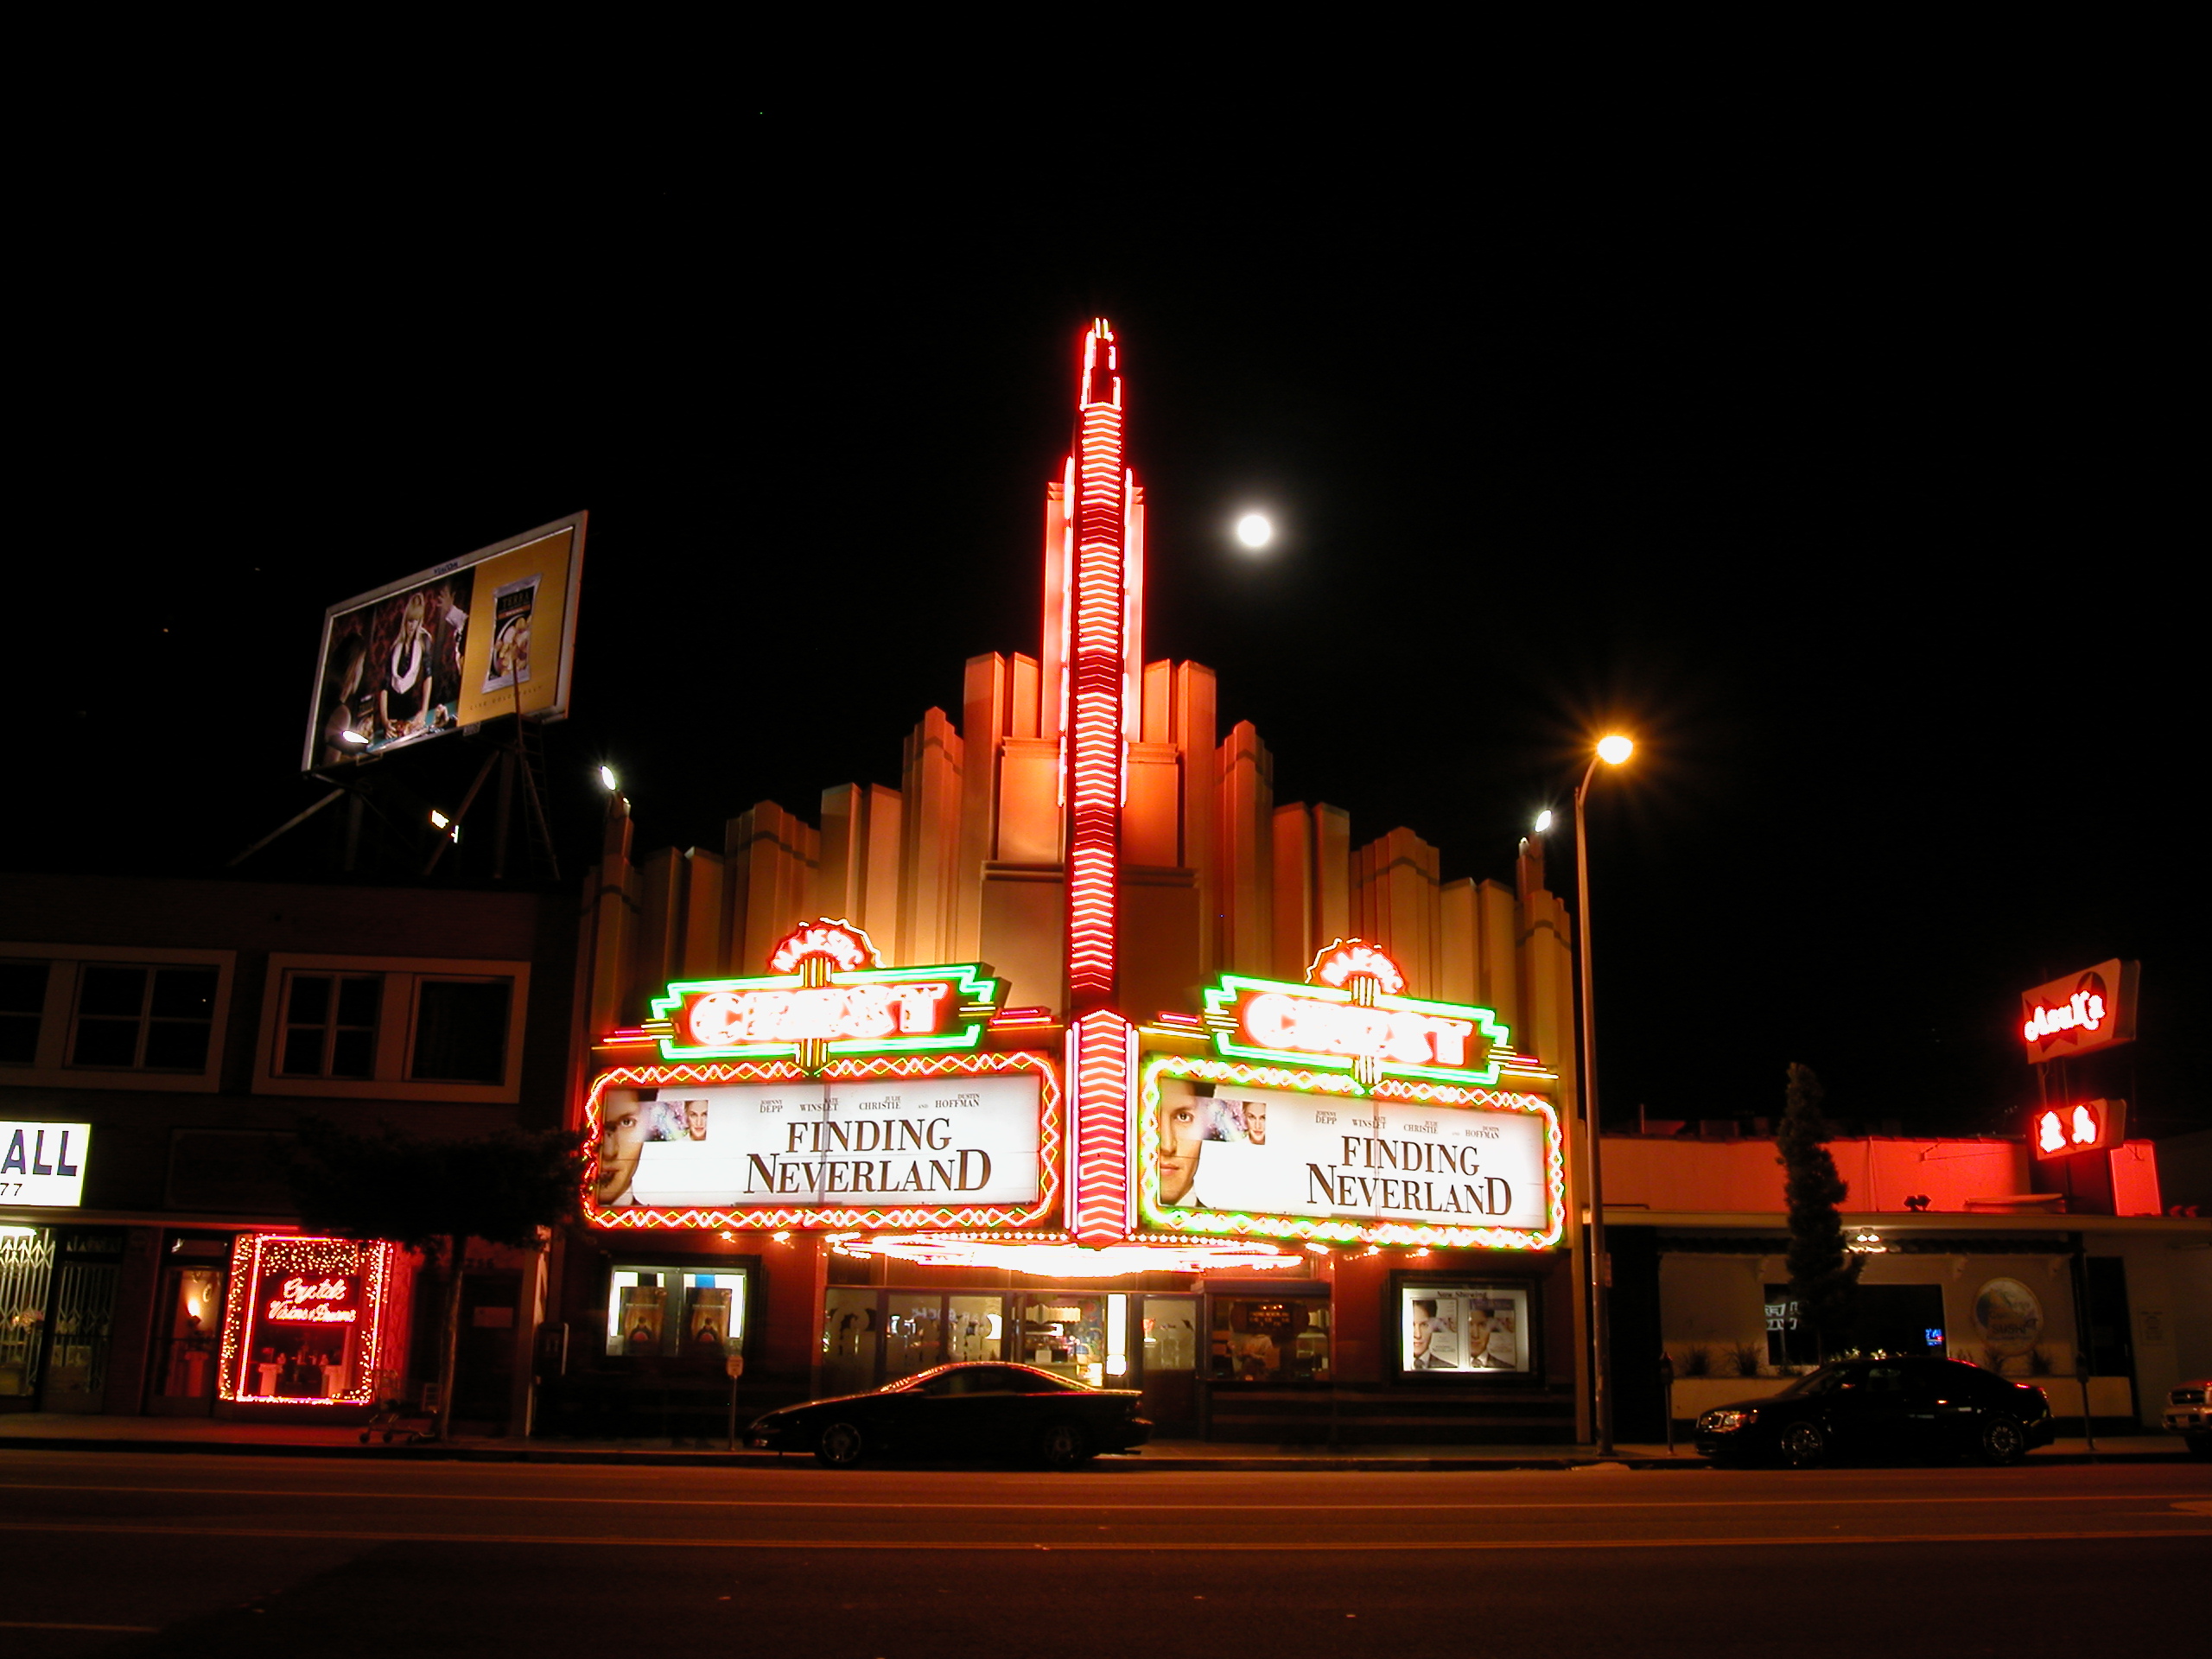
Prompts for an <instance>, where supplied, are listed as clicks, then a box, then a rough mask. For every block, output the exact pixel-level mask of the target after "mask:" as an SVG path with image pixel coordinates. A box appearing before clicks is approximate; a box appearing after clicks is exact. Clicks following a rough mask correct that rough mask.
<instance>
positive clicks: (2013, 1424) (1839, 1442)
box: [1697, 1359, 2056, 1468]
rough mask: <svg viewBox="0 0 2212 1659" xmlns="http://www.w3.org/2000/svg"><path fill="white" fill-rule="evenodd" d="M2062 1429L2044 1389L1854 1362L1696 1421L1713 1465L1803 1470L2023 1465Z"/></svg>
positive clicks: (1909, 1362) (1958, 1372) (1979, 1375)
mask: <svg viewBox="0 0 2212 1659" xmlns="http://www.w3.org/2000/svg"><path fill="white" fill-rule="evenodd" d="M2055 1432H2056V1431H2055V1430H2054V1428H2053V1427H2052V1424H2051V1416H2050V1401H2049V1400H2047V1399H2045V1398H2044V1393H2043V1390H2042V1389H2037V1388H2031V1387H2030V1386H2028V1385H2027V1384H2026V1383H2007V1382H2006V1381H2005V1379H2004V1378H2003V1377H2001V1376H1993V1375H1992V1374H1991V1373H1989V1372H1987V1371H1985V1370H1979V1369H1978V1368H1976V1367H1974V1366H1972V1365H1967V1364H1964V1363H1960V1362H1958V1361H1955V1360H1948V1359H1849V1360H1840V1361H1838V1362H1837V1363H1834V1364H1832V1365H1823V1366H1821V1369H1820V1370H1816V1371H1811V1372H1808V1373H1807V1374H1806V1375H1805V1376H1801V1377H1799V1378H1798V1379H1797V1380H1796V1382H1795V1383H1791V1384H1790V1385H1789V1387H1788V1388H1786V1389H1783V1391H1782V1392H1781V1393H1780V1394H1776V1395H1769V1396H1767V1397H1766V1398H1765V1399H1764V1400H1745V1401H1742V1402H1738V1403H1737V1404H1734V1405H1727V1406H1718V1407H1715V1408H1713V1410H1711V1411H1708V1412H1707V1413H1706V1414H1704V1415H1703V1416H1701V1417H1700V1418H1699V1419H1698V1420H1697V1449H1698V1450H1699V1451H1700V1452H1703V1453H1705V1455H1706V1456H1707V1457H1708V1458H1711V1459H1713V1460H1714V1461H1715V1462H1734V1461H1738V1460H1744V1461H1748V1460H1750V1459H1755V1458H1779V1459H1782V1460H1783V1462H1785V1463H1788V1464H1790V1465H1793V1466H1795V1467H1798V1468H1804V1467H1807V1466H1808V1465H1813V1464H1816V1463H1820V1462H1822V1461H1824V1460H1825V1459H1828V1458H1831V1457H1897V1458H1929V1457H1942V1456H1947V1455H1948V1456H1954V1457H1957V1456H1968V1455H1979V1456H1980V1457H1983V1458H1986V1459H1988V1460H1989V1461H1990V1462H1992V1463H2017V1462H2018V1461H2019V1460H2020V1459H2022V1458H2024V1457H2025V1456H2026V1455H2027V1453H2028V1450H2029V1448H2030V1447H2031V1446H2049V1445H2050V1442H2051V1439H2052V1436H2053V1434H2054V1433H2055Z"/></svg>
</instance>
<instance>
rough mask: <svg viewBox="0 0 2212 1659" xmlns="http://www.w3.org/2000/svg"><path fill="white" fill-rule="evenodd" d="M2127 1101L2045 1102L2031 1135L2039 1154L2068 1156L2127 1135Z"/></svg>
mask: <svg viewBox="0 0 2212 1659" xmlns="http://www.w3.org/2000/svg"><path fill="white" fill-rule="evenodd" d="M2126 1130H2127V1103H2126V1101H2124V1100H2084V1101H2079V1102H2076V1103H2075V1104H2073V1105H2071V1106H2045V1107H2043V1108H2041V1109H2038V1110H2037V1112H2036V1114H2035V1116H2034V1117H2033V1120H2032V1122H2031V1128H2030V1131H2029V1135H2028V1139H2029V1141H2030V1143H2031V1145H2032V1146H2033V1147H2034V1148H2035V1154H2036V1156H2037V1157H2038V1158H2045V1159H2048V1158H2068V1157H2071V1156H2072V1155H2073V1154H2075V1153H2077V1152H2102V1151H2104V1150H2105V1149H2106V1148H2107V1147H2116V1146H2119V1145H2120V1143H2121V1142H2122V1141H2125V1140H2126V1138H2127V1133H2126Z"/></svg>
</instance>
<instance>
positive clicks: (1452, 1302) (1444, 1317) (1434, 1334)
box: [1398, 1280, 1536, 1375]
mask: <svg viewBox="0 0 2212 1659" xmlns="http://www.w3.org/2000/svg"><path fill="white" fill-rule="evenodd" d="M1398 1332H1399V1336H1398V1369H1399V1370H1401V1371H1421V1372H1429V1371H1460V1372H1469V1373H1472V1372H1478V1371H1518V1372H1521V1373H1522V1374H1523V1375H1526V1374H1527V1373H1529V1372H1530V1371H1533V1370H1535V1354H1536V1348H1535V1340H1534V1337H1535V1333H1534V1332H1532V1331H1531V1330H1530V1329H1529V1292H1528V1290H1527V1288H1526V1287H1523V1286H1512V1285H1485V1284H1477V1283H1472V1282H1470V1281H1466V1280H1452V1281H1428V1282H1422V1281H1413V1280H1408V1281H1404V1282H1403V1283H1402V1284H1400V1286H1399V1287H1398Z"/></svg>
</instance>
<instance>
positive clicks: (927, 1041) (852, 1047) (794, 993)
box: [644, 917, 1002, 1071]
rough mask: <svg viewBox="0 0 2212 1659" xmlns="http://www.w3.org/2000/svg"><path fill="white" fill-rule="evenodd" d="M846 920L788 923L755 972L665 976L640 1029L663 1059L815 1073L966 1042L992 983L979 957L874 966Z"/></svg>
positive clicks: (996, 985)
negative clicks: (774, 1064) (835, 1063)
mask: <svg viewBox="0 0 2212 1659" xmlns="http://www.w3.org/2000/svg"><path fill="white" fill-rule="evenodd" d="M879 960H880V958H879V957H878V955H877V951H876V949H875V944H874V941H873V940H871V939H870V938H868V934H867V933H866V932H865V931H862V930H861V929H860V928H858V927H855V926H854V925H853V924H851V923H850V922H843V921H832V920H830V919H829V918H826V917H825V918H823V919H821V920H819V921H814V922H808V923H806V924H804V925H803V926H800V927H798V928H795V929H793V930H792V931H791V932H790V933H788V934H786V935H785V937H784V938H781V939H779V940H778V941H777V943H776V946H775V948H774V949H773V950H771V951H770V952H769V953H768V965H769V966H770V967H771V968H773V969H776V970H777V971H776V972H775V973H774V974H773V975H772V976H765V977H761V978H758V979H712V980H674V981H671V982H670V984H669V986H668V988H667V990H666V991H665V992H664V994H663V995H659V996H657V997H655V998H654V999H653V1001H652V1014H653V1017H652V1019H650V1020H646V1021H645V1027H644V1029H645V1032H646V1033H649V1034H651V1035H652V1036H654V1037H657V1038H658V1039H659V1041H660V1052H661V1058H663V1059H666V1060H713V1059H755V1058H779V1059H796V1060H797V1061H798V1064H799V1065H800V1067H801V1068H802V1069H803V1070H805V1071H819V1070H821V1068H822V1067H823V1065H826V1064H827V1063H828V1062H829V1059H830V1058H831V1057H832V1056H839V1055H849V1054H897V1053H918V1052H935V1051H944V1050H959V1049H972V1048H975V1047H976V1046H978V1045H979V1044H980V1043H981V1041H982V1033H983V1027H985V1026H986V1025H988V1023H989V1022H990V1018H991V1014H992V1013H993V1012H994V1010H995V1008H996V1007H997V1004H998V1001H999V996H1000V994H1001V988H1002V987H1001V982H1000V981H998V980H996V979H995V978H993V977H992V976H991V974H990V971H989V969H988V968H987V967H986V966H985V965H984V964H983V963H975V962H966V963H945V964H943V965H938V966H932V967H925V968H883V967H879V966H878V965H877V963H878V962H879Z"/></svg>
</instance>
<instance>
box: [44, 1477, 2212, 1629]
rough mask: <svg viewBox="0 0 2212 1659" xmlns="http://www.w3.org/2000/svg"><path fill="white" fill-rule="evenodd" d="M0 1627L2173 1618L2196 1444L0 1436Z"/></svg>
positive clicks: (2182, 1590) (2056, 1621)
mask: <svg viewBox="0 0 2212 1659" xmlns="http://www.w3.org/2000/svg"><path fill="white" fill-rule="evenodd" d="M0 1563H4V1567H0V1652H4V1653H6V1654H7V1655H9V1656H11V1659H13V1656H17V1655H21V1656H43V1655H49V1654H52V1655H65V1654H79V1653H142V1652H143V1653H180V1654H181V1653H194V1654H201V1653H226V1652H229V1653H277V1654H300V1655H312V1656H317V1659H321V1656H328V1655H349V1654H378V1655H390V1654H395V1653H397V1654H444V1653H464V1652H465V1653H475V1654H484V1653H494V1654H497V1653H511V1652H512V1653H521V1652H530V1651H544V1652H563V1653H565V1652H575V1651H593V1652H605V1651H609V1650H617V1649H619V1650H626V1651H638V1650H648V1649H674V1650H677V1651H684V1652H712V1653H716V1654H725V1653H727V1654H740V1655H751V1654H760V1655H770V1654H772V1655H776V1656H779V1659H813V1656H823V1659H913V1656H932V1655H939V1654H951V1653H966V1652H973V1651H976V1650H977V1649H979V1648H985V1647H1003V1648H1006V1649H1010V1650H1013V1651H1015V1652H1024V1653H1026V1652H1028V1651H1031V1650H1035V1651H1038V1652H1039V1653H1046V1654H1051V1655H1053V1656H1062V1655H1066V1656H1090V1655H1100V1656H1105V1655H1123V1656H1126V1655H1128V1654H1129V1653H1131V1652H1132V1651H1135V1652H1138V1653H1141V1654H1144V1655H1147V1656H1149V1655H1153V1654H1158V1653H1174V1652H1191V1653H1194V1654H1214V1653H1222V1652H1224V1651H1227V1652H1233V1653H1236V1654H1237V1655H1239V1656H1240V1659H1241V1656H1242V1655H1243V1653H1244V1652H1245V1651H1247V1650H1250V1651H1252V1652H1254V1653H1255V1654H1256V1653H1261V1652H1264V1653H1266V1654H1268V1655H1269V1656H1273V1655H1276V1654H1281V1655H1295V1656H1302V1655H1309V1654H1311V1655H1319V1654H1330V1655H1336V1654H1360V1653H1370V1652H1372V1653H1378V1654H1379V1653H1390V1654H1427V1653H1435V1654H1465V1653H1470V1652H1472V1653H1477V1654H1482V1653H1490V1654H1507V1653H1522V1652H1526V1653H1531V1654H1542V1655H1545V1656H1550V1655H1555V1654H1561V1653H1565V1654H1581V1653H1592V1654H1594V1653H1599V1652H1605V1653H1609V1654H1621V1653H1634V1654H1664V1655H1671V1654H1676V1653H1680V1654H1682V1655H1685V1656H1690V1655H1694V1656H1697V1659H1713V1656H1716V1655H1726V1654H1732V1653H1738V1652H1743V1653H1751V1652H1758V1653H1762V1654H1772V1653H1775V1652H1777V1651H1784V1652H1787V1653H1789V1654H1791V1655H1793V1656H1794V1655H1801V1654H1802V1655H1828V1654H1834V1655H1853V1656H1866V1655H1868V1654H1871V1653H1898V1652H1903V1653H1919V1652H1927V1653H1936V1652H1941V1653H1943V1654H1946V1655H1956V1654H1961V1653H1967V1654H1974V1653H1983V1652H1987V1653H1992V1654H2006V1655H2011V1654H2014V1653H2017V1652H2018V1651H2020V1650H2022V1649H2023V1647H2025V1648H2027V1649H2032V1650H2035V1651H2067V1650H2069V1649H2070V1648H2074V1647H2075V1644H2078V1650H2080V1651H2103V1650H2107V1649H2112V1648H2113V1647H2115V1646H2122V1647H2137V1648H2140V1649H2142V1650H2143V1651H2145V1652H2153V1651H2160V1650H2165V1651H2177V1652H2178V1651H2188V1650H2195V1648H2194V1644H2195V1643H2197V1642H2199V1641H2201V1639H2202V1620H2203V1608H2204V1588H2203V1586H2204V1585H2205V1584H2206V1582H2207V1581H2208V1580H2212V1467H2208V1466H2198V1465H2174V1464H2165V1465H2152V1466H2137V1467H2132V1468H2131V1467H2115V1466H2099V1465H2092V1466H2066V1467H2048V1466H2046V1467H2037V1466H2034V1465H2030V1466H2028V1467H2025V1468H2019V1469H2005V1470H1992V1469H1980V1468H1932V1469H1930V1468H1923V1469H1839V1470H1818V1471H1802V1472H1795V1471H1719V1470H1713V1469H1709V1468H1705V1467H1702V1466H1700V1467H1691V1468H1684V1469H1680V1470H1631V1469H1627V1468H1624V1467H1621V1466H1618V1465H1596V1466H1585V1467H1580V1468H1574V1469H1567V1470H1555V1471H1495V1472H1471V1473H1456V1472H1453V1473H1440V1472H1433V1471H1406V1472H1404V1473H1390V1474H1368V1473H1344V1472H1314V1473H1251V1472H1245V1471H1231V1470H1224V1471H1218V1472H1217V1471H1198V1472H1192V1473H1170V1472H1165V1471H1145V1470H1143V1469H1142V1468H1141V1466H1137V1465H1133V1464H1131V1463H1128V1462H1109V1463H1104V1464H1102V1465H1098V1466H1096V1467H1094V1468H1092V1469H1089V1470H1084V1471H1077V1472H1076V1473H1073V1474H1066V1475H1051V1474H1046V1473H1043V1472H1033V1471H1023V1470H1011V1469H989V1470H960V1469H934V1468H933V1469H918V1470H870V1469H862V1470H858V1471H826V1470H821V1469H817V1468H816V1467H814V1466H812V1465H810V1464H802V1463H798V1462H793V1463H791V1465H788V1466H785V1467H775V1468H758V1467H756V1468H747V1469H740V1470H715V1469H639V1468H634V1467H620V1466H617V1467H588V1466H575V1465H556V1466H545V1465H499V1464H467V1463H442V1462H441V1463H430V1462H424V1463H408V1464H396V1463H387V1462H376V1463H372V1462H361V1463H351V1462H340V1461H333V1460H330V1459H301V1458H290V1457H264V1458H253V1459H240V1458H228V1457H200V1456H181V1455H152V1456H149V1455H145V1454H130V1453H84V1452H12V1451H10V1452H0Z"/></svg>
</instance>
